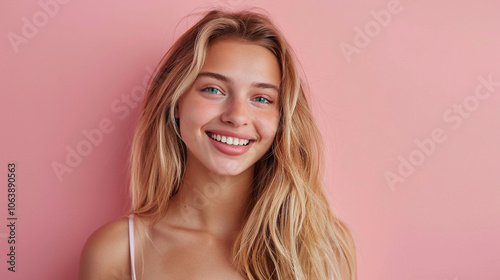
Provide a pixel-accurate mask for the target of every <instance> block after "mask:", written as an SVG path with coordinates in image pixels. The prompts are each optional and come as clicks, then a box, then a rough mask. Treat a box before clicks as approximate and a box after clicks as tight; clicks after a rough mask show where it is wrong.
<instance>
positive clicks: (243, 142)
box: [210, 133, 250, 146]
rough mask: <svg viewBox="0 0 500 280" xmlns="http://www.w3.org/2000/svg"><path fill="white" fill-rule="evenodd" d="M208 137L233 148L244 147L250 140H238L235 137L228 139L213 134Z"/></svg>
mask: <svg viewBox="0 0 500 280" xmlns="http://www.w3.org/2000/svg"><path fill="white" fill-rule="evenodd" d="M210 137H212V139H214V140H216V141H219V142H222V143H225V144H227V145H233V146H244V145H247V144H248V142H250V140H247V139H239V138H236V137H229V136H227V137H226V136H224V135H220V134H214V133H210Z"/></svg>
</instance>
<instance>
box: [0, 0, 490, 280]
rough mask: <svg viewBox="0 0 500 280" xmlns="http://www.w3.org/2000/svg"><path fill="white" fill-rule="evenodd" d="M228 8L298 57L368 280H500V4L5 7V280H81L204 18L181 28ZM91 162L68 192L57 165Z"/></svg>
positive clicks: (0, 235)
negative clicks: (176, 49)
mask: <svg viewBox="0 0 500 280" xmlns="http://www.w3.org/2000/svg"><path fill="white" fill-rule="evenodd" d="M40 3H52V4H51V5H49V6H47V7H48V8H45V9H44V8H43V7H42V6H43V4H40ZM54 3H56V4H54ZM213 6H224V7H229V8H240V7H245V6H257V7H262V8H264V9H266V10H267V11H269V13H270V14H271V15H272V16H273V17H274V19H275V20H276V21H277V22H278V24H279V26H280V27H281V28H282V30H283V32H284V33H285V34H286V36H287V37H288V39H289V41H290V43H291V44H292V46H293V47H294V49H295V51H296V53H297V55H298V57H299V59H300V61H301V63H302V66H303V68H304V72H305V73H306V74H307V78H308V82H309V85H310V88H311V90H312V96H313V97H312V102H311V103H312V105H313V107H314V112H315V115H316V116H317V119H318V122H319V124H320V128H321V130H322V132H323V134H324V137H325V142H326V144H327V152H326V155H327V163H328V165H327V178H326V182H327V187H328V191H329V193H330V194H331V197H332V199H333V200H334V203H335V206H336V210H337V212H338V213H339V215H340V216H341V217H343V218H344V219H345V221H346V222H347V223H348V224H349V225H350V227H351V228H352V231H353V234H354V237H355V240H356V242H357V252H358V262H359V279H374V280H402V279H403V280H406V279H409V280H417V279H429V280H433V279H436V280H438V279H439V280H446V279H447V280H465V279H481V280H489V279H500V266H499V265H498V264H499V263H500V203H499V200H500V176H499V173H500V145H499V143H500V84H499V82H500V63H499V62H500V52H499V49H500V17H499V11H500V2H498V1H493V0H491V1H426V0H421V1H411V0H401V1H389V0H377V1H326V0H322V1H321V0H316V1H309V2H307V3H306V1H290V0H287V1H284V0H283V1H263V0H261V1H245V2H243V1H238V0H227V1H221V2H213V1H201V0H199V1H160V0H148V1H82V0H72V1H68V0H65V1H62V0H61V1H60V2H55V0H41V1H40V2H39V1H35V0H30V1H2V2H0V21H1V25H0V34H1V35H2V39H1V40H0V49H1V63H0V65H1V66H0V67H1V68H0V71H1V76H0V79H1V80H0V84H1V87H2V90H1V99H0V114H1V115H0V116H1V117H0V127H1V131H2V132H1V138H0V141H1V142H0V144H1V145H0V159H1V166H0V168H1V169H2V170H3V171H2V174H6V172H7V171H6V169H7V163H8V162H10V161H15V162H16V163H17V208H16V216H17V217H18V221H17V229H16V230H17V236H16V238H17V244H16V245H17V252H16V254H17V255H16V256H17V263H16V269H17V272H16V273H11V272H8V271H7V267H8V266H7V263H6V260H7V256H6V254H7V253H6V252H7V251H6V250H7V242H6V241H7V239H6V238H7V237H8V232H7V228H6V227H5V225H3V224H4V223H6V218H7V203H6V201H7V190H6V185H7V179H6V178H7V177H6V176H3V177H2V178H3V179H2V183H1V184H0V186H1V188H0V189H1V191H0V213H1V215H0V218H1V219H2V220H1V223H0V224H2V226H0V248H1V257H0V260H1V262H0V263H1V264H0V278H1V279H76V277H77V268H78V260H79V254H80V251H81V248H82V246H83V243H84V241H85V240H86V238H87V237H88V236H89V235H90V234H91V233H92V232H93V231H94V230H95V229H97V228H98V227H99V226H101V225H103V224H104V223H106V222H108V221H110V220H112V219H115V218H116V217H118V216H119V215H121V214H123V213H124V211H125V210H126V209H127V184H128V179H127V169H126V160H127V156H128V153H129V147H130V146H129V145H130V140H131V136H132V131H133V127H134V123H135V121H136V119H137V114H138V111H139V107H140V104H141V102H140V97H141V93H142V92H141V85H142V83H143V79H145V78H146V79H147V75H148V71H149V70H150V69H152V68H154V67H155V66H156V64H157V63H158V61H159V60H160V58H161V57H162V56H163V54H164V52H165V51H166V50H167V49H168V48H169V47H170V45H171V44H172V42H173V41H174V39H175V38H177V37H178V36H179V35H180V34H182V32H183V31H184V30H185V29H186V28H187V27H188V26H190V25H191V24H192V23H194V21H195V20H196V17H195V16H193V17H188V18H184V19H183V17H184V16H186V15H187V14H189V13H192V12H201V11H204V10H206V9H208V8H210V7H213ZM382 10H384V11H382ZM388 15H389V16H390V18H389V17H388ZM377 19H378V21H377ZM179 22H180V23H179ZM30 24H33V26H31V29H30V28H29V25H30ZM35 24H36V25H35ZM23 31H24V34H23ZM13 34H16V35H13ZM12 36H18V37H16V38H17V40H24V41H22V43H18V44H13V43H11V39H9V38H11V37H12ZM12 38H13V37H12ZM19 38H23V39H19ZM19 42H20V41H19ZM148 69H149V70H148ZM479 77H483V79H484V80H486V81H487V80H492V81H493V82H491V81H490V83H493V84H491V85H489V86H488V87H487V86H485V85H484V82H483V83H481V82H480V78H479ZM476 90H477V94H476ZM133 96H135V98H136V99H135V100H134V97H133ZM126 98H129V100H128V101H126V100H127V99H126ZM137 100H138V101H137ZM127 102H128V103H127ZM460 104H462V105H460ZM459 106H463V108H465V109H463V110H464V112H462V114H460V112H459V111H458V110H459ZM102 122H104V123H106V122H108V123H107V125H109V126H111V127H107V129H108V130H107V132H102V137H100V138H99V137H97V138H96V140H95V141H94V144H92V145H90V146H89V145H88V143H90V142H88V141H87V140H86V139H87V138H86V136H85V135H84V132H85V131H87V132H89V131H94V132H95V130H96V129H101V128H100V123H102ZM105 125H106V124H105ZM433 131H435V132H433ZM436 133H441V135H436ZM433 136H434V138H433ZM425 139H427V140H425ZM418 142H421V143H424V144H422V145H420V147H419V145H417V144H416V143H418ZM86 144H87V146H85V145H86ZM89 148H91V150H90V149H89ZM76 149H80V152H83V153H84V154H85V156H83V157H82V158H81V160H80V161H79V162H78V161H76V160H75V158H73V159H72V160H73V161H71V159H70V163H71V164H72V165H73V167H68V169H70V170H71V172H66V173H64V174H62V175H61V177H60V178H58V176H57V175H56V172H54V169H53V166H52V165H53V164H54V162H58V163H60V164H67V163H66V160H67V159H66V157H67V155H68V154H69V153H70V152H69V150H76ZM426 152H427V153H426ZM398 168H399V169H400V170H399V171H398ZM389 173H391V174H393V176H400V177H399V179H400V180H399V181H394V180H393V181H389V182H388V181H387V179H386V177H387V174H389ZM394 178H396V177H394Z"/></svg>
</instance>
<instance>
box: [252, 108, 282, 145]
mask: <svg viewBox="0 0 500 280" xmlns="http://www.w3.org/2000/svg"><path fill="white" fill-rule="evenodd" d="M256 124H257V126H258V128H259V134H260V135H261V137H262V138H263V139H265V141H266V142H269V144H271V143H272V142H273V140H274V136H275V135H276V131H277V130H278V124H279V114H278V113H276V112H271V113H269V114H265V115H263V116H261V117H260V118H258V119H257V121H256Z"/></svg>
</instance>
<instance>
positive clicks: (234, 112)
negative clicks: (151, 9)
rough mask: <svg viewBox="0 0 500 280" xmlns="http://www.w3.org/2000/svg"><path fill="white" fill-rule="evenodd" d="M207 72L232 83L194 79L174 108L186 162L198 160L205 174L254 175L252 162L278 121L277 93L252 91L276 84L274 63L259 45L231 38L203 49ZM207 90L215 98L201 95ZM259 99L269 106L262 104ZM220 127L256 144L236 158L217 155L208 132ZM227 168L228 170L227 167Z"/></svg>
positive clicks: (266, 145) (266, 146) (266, 144)
mask: <svg viewBox="0 0 500 280" xmlns="http://www.w3.org/2000/svg"><path fill="white" fill-rule="evenodd" d="M204 72H211V73H217V74H221V75H224V76H226V77H228V78H230V79H231V80H232V83H231V82H222V81H219V80H217V79H214V78H211V77H199V78H198V79H197V80H196V81H195V82H194V84H193V86H192V87H191V88H190V90H189V91H188V92H186V93H185V94H184V95H183V96H182V97H181V99H180V100H179V104H178V117H179V119H180V128H181V134H182V138H183V141H184V143H185V144H186V146H187V148H188V162H190V161H200V162H201V163H202V165H203V166H205V167H206V168H207V169H208V170H210V171H212V172H214V173H217V174H223V175H237V174H239V173H242V172H253V169H252V167H253V164H254V163H255V162H256V161H257V160H258V159H260V158H261V157H262V156H263V155H264V154H265V153H266V152H267V150H268V149H269V147H270V146H271V144H272V142H273V140H274V136H275V133H276V130H277V127H278V122H279V108H278V93H277V92H276V91H275V90H273V89H267V88H266V89H262V88H255V87H253V86H252V84H255V83H269V84H273V85H276V86H279V84H280V83H279V82H280V70H279V65H278V62H277V59H276V58H275V57H274V55H273V54H272V53H271V52H270V51H269V50H267V49H265V48H264V47H261V46H258V45H255V44H252V43H246V42H244V41H241V40H236V39H225V40H219V41H216V42H215V43H213V45H212V46H211V48H210V49H209V50H208V53H207V57H206V60H205V63H204V65H203V68H202V70H201V73H204ZM206 86H211V87H212V86H213V87H216V88H217V89H220V92H221V94H219V95H216V94H213V93H210V92H207V91H203V89H204V88H205V87H206ZM260 95H263V96H265V97H269V98H270V99H272V102H273V103H270V104H262V103H259V102H257V101H256V100H261V99H255V98H256V97H258V96H260ZM211 129H224V130H229V131H233V132H240V133H245V134H247V135H250V136H252V137H253V138H254V139H256V141H255V142H254V143H252V147H251V148H250V150H249V151H248V152H246V153H245V154H244V155H241V156H232V157H231V156H227V155H224V154H221V153H220V152H218V151H217V150H216V149H214V147H213V145H212V144H211V143H210V139H209V138H208V137H207V135H206V133H205V132H206V131H207V130H211ZM228 166H230V167H231V168H228Z"/></svg>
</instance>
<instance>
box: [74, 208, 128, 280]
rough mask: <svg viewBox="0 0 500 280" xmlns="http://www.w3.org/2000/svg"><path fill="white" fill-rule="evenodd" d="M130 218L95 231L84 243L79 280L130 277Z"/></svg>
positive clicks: (117, 220) (108, 224) (120, 219)
mask: <svg viewBox="0 0 500 280" xmlns="http://www.w3.org/2000/svg"><path fill="white" fill-rule="evenodd" d="M128 244H129V240H128V217H127V216H125V217H121V218H119V219H116V220H114V221H112V222H109V223H107V224H105V225H104V226H102V227H101V228H99V229H98V230H96V231H95V232H94V233H93V234H92V235H91V236H90V237H89V238H88V239H87V242H85V245H84V246H83V249H82V253H81V257H80V268H79V279H80V280H90V279H124V278H125V277H126V275H128V276H130V261H129V260H130V254H129V245H128Z"/></svg>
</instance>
